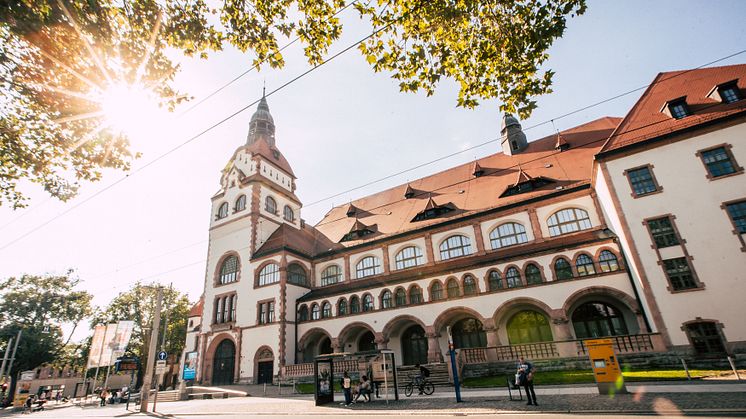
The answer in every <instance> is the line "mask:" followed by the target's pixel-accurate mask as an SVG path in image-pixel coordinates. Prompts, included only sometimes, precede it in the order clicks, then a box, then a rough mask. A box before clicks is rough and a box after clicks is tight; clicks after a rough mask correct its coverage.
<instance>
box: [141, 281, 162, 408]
mask: <svg viewBox="0 0 746 419" xmlns="http://www.w3.org/2000/svg"><path fill="white" fill-rule="evenodd" d="M162 300H163V288H161V287H158V298H157V300H156V303H155V315H154V316H153V327H152V329H151V330H150V345H149V347H148V365H147V367H146V368H145V377H143V382H142V389H141V390H140V413H146V412H147V411H148V397H149V396H150V385H151V383H152V379H153V361H154V358H155V347H156V345H157V344H158V330H159V329H160V323H161V303H162Z"/></svg>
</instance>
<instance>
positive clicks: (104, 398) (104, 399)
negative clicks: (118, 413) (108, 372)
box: [98, 388, 109, 406]
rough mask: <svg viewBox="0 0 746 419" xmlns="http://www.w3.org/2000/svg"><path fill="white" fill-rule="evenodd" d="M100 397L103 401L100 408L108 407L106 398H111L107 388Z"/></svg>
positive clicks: (103, 389) (102, 390)
mask: <svg viewBox="0 0 746 419" xmlns="http://www.w3.org/2000/svg"><path fill="white" fill-rule="evenodd" d="M98 397H99V398H100V399H101V404H100V406H106V398H107V397H109V391H108V390H106V389H105V388H102V389H101V393H99V395H98Z"/></svg>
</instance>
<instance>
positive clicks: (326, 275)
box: [321, 265, 342, 287]
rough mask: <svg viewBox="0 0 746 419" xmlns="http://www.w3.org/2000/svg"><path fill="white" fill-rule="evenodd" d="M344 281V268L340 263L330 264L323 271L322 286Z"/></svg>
mask: <svg viewBox="0 0 746 419" xmlns="http://www.w3.org/2000/svg"><path fill="white" fill-rule="evenodd" d="M340 281H342V269H341V268H340V267H339V265H330V266H327V267H326V269H324V271H323V272H321V286H322V287H324V286H327V285H332V284H336V283H337V282H340Z"/></svg>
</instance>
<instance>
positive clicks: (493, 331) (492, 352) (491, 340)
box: [482, 319, 500, 362]
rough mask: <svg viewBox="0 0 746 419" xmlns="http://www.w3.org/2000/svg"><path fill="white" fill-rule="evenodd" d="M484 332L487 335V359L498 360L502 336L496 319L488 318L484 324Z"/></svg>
mask: <svg viewBox="0 0 746 419" xmlns="http://www.w3.org/2000/svg"><path fill="white" fill-rule="evenodd" d="M482 328H483V329H484V334H485V335H486V336H487V349H486V351H487V353H486V356H487V360H488V361H490V362H495V361H497V349H496V348H497V347H498V346H500V336H498V334H497V326H496V325H495V320H493V319H487V320H485V321H484V323H483V324H482Z"/></svg>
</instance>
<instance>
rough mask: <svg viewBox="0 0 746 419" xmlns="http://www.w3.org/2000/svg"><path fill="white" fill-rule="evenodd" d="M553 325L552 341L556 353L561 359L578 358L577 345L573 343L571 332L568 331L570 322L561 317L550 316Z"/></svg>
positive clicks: (562, 315)
mask: <svg viewBox="0 0 746 419" xmlns="http://www.w3.org/2000/svg"><path fill="white" fill-rule="evenodd" d="M551 322H552V324H553V325H554V327H553V329H554V341H555V342H557V343H556V345H557V352H558V353H559V356H561V357H575V356H578V347H577V343H575V341H574V339H575V338H574V337H573V336H572V331H571V330H570V320H568V319H567V317H565V316H564V313H563V314H561V315H554V316H552V320H551Z"/></svg>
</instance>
